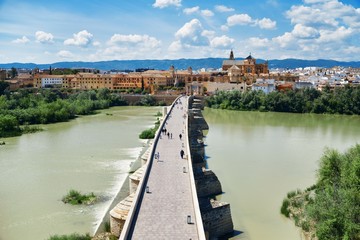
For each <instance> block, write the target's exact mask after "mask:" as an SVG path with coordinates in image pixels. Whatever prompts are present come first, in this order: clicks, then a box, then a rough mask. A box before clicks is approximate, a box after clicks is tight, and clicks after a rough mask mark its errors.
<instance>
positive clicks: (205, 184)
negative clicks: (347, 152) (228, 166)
mask: <svg viewBox="0 0 360 240" xmlns="http://www.w3.org/2000/svg"><path fill="white" fill-rule="evenodd" d="M191 98H192V100H190V103H189V129H188V131H189V143H190V151H191V157H192V161H193V172H194V178H195V184H196V191H197V195H198V200H199V205H200V211H201V217H202V221H203V225H204V231H205V235H206V236H207V239H219V238H221V237H223V236H225V235H229V234H230V235H231V234H232V233H233V229H234V226H233V222H232V218H231V211H230V204H228V203H223V202H219V201H216V200H214V199H215V197H216V195H219V194H221V193H222V187H221V183H220V181H219V179H218V178H217V176H216V174H215V173H214V172H213V171H211V170H209V169H206V166H207V164H206V157H205V145H204V141H203V137H204V136H203V131H204V130H208V129H209V126H208V124H207V122H206V121H205V119H204V117H203V115H202V112H201V109H203V108H204V100H203V99H196V98H194V97H191Z"/></svg>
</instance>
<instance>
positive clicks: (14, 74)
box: [11, 67, 18, 78]
mask: <svg viewBox="0 0 360 240" xmlns="http://www.w3.org/2000/svg"><path fill="white" fill-rule="evenodd" d="M17 75H18V72H17V70H16V68H14V67H12V68H11V78H15V77H16V76H17Z"/></svg>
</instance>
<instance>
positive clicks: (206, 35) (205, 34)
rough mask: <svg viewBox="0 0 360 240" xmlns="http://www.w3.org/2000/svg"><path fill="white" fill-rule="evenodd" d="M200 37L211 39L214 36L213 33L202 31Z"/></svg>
mask: <svg viewBox="0 0 360 240" xmlns="http://www.w3.org/2000/svg"><path fill="white" fill-rule="evenodd" d="M201 36H204V37H207V38H213V37H214V36H215V31H210V30H204V31H202V33H201Z"/></svg>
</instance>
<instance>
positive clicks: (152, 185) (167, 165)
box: [132, 97, 199, 240]
mask: <svg viewBox="0 0 360 240" xmlns="http://www.w3.org/2000/svg"><path fill="white" fill-rule="evenodd" d="M180 102H181V104H180V103H179V104H177V105H176V106H174V108H173V111H172V112H171V113H170V118H168V120H167V122H166V123H165V125H164V128H166V130H167V133H170V134H169V135H170V136H169V137H168V136H167V135H165V134H161V139H159V142H158V144H157V147H156V150H155V153H159V155H160V157H159V159H156V158H155V159H153V165H152V169H151V171H150V175H149V179H148V182H147V186H148V187H149V189H148V190H149V193H145V194H144V197H143V199H142V201H141V206H140V210H139V213H138V215H137V217H136V223H135V226H134V230H133V233H132V239H156V240H159V239H187V240H189V239H192V240H195V239H199V237H198V232H197V227H196V224H195V217H194V216H195V213H194V205H193V200H192V193H191V185H190V176H189V172H188V161H187V160H185V159H182V158H181V157H180V151H181V150H183V151H184V152H185V155H186V156H187V155H188V154H189V153H188V152H187V150H186V145H185V144H186V141H185V139H186V138H187V136H186V133H187V132H186V131H185V118H184V114H185V113H186V110H187V98H186V97H182V98H181V99H180ZM171 134H172V138H171ZM179 134H182V139H181V140H180V138H179ZM184 168H185V173H184ZM188 215H190V216H191V222H192V224H188V222H187V221H188Z"/></svg>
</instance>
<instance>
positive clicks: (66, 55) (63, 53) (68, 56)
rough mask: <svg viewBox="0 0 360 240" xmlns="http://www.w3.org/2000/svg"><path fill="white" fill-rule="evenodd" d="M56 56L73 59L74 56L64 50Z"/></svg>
mask: <svg viewBox="0 0 360 240" xmlns="http://www.w3.org/2000/svg"><path fill="white" fill-rule="evenodd" d="M56 55H57V56H58V57H60V58H73V57H74V54H72V53H71V52H69V51H66V50H61V51H59V52H58V53H57V54H56Z"/></svg>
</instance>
